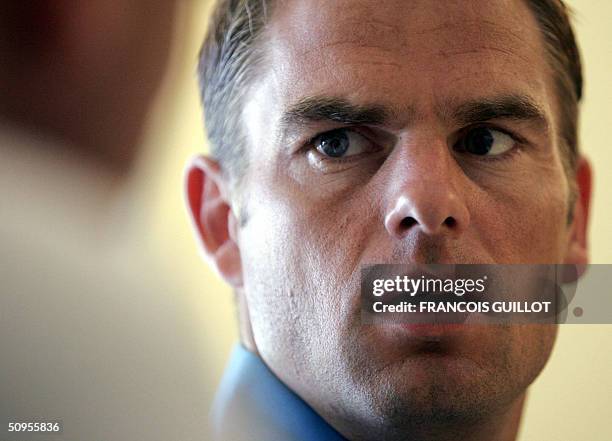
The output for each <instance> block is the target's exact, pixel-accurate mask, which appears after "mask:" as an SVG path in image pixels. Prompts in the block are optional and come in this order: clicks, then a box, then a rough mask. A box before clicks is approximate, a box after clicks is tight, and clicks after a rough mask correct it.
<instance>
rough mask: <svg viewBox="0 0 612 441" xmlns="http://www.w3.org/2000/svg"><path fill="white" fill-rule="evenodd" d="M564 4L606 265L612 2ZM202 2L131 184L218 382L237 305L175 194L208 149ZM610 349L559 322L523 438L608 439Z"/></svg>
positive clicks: (598, 246)
mask: <svg viewBox="0 0 612 441" xmlns="http://www.w3.org/2000/svg"><path fill="white" fill-rule="evenodd" d="M568 3H569V4H570V5H571V6H573V8H574V9H575V11H576V18H575V28H576V31H577V36H578V40H579V44H580V46H581V49H582V53H583V61H584V69H585V74H586V75H585V77H586V92H585V99H584V105H583V109H582V119H581V130H580V136H581V145H582V148H583V151H584V152H585V153H586V155H587V156H588V157H589V158H590V159H591V161H592V163H593V165H594V168H595V185H594V189H595V195H594V201H593V205H592V217H591V219H592V221H591V225H590V226H591V232H590V241H591V242H590V243H591V250H592V252H591V256H592V262H594V263H612V246H611V245H612V203H611V200H612V190H611V188H612V173H611V172H610V168H611V167H612V148H611V146H610V145H609V143H610V130H611V128H612V126H611V125H610V120H611V110H610V108H611V106H612V86H611V84H612V82H611V81H610V72H612V47H611V42H612V26H610V23H611V22H612V2H610V1H608V0H571V1H569V2H568ZM208 8H209V6H208V2H204V1H201V2H200V1H193V2H190V1H187V0H185V1H184V2H182V3H181V10H182V12H181V19H180V23H179V26H178V32H177V38H176V41H175V51H174V56H173V61H172V65H173V68H172V70H171V71H170V72H169V75H168V77H167V79H166V82H165V85H164V88H163V90H162V93H161V94H160V97H159V99H158V100H157V103H156V107H155V109H154V111H153V112H152V115H151V121H150V127H149V130H148V132H147V135H146V137H145V140H144V142H145V144H146V154H145V155H144V157H143V159H142V162H141V165H140V167H139V172H138V175H137V178H136V180H135V189H136V191H137V192H142V193H141V194H144V195H146V197H145V198H144V199H142V207H139V208H140V209H139V210H137V211H138V212H139V213H141V215H142V217H141V218H140V219H138V221H137V222H135V223H134V227H133V228H135V229H138V234H142V235H144V236H146V237H147V238H148V239H147V240H148V241H150V243H149V245H150V246H151V249H152V250H157V251H156V252H157V253H158V254H159V258H160V259H161V261H162V263H163V265H164V267H165V268H166V269H167V271H168V272H169V273H171V274H172V276H173V277H174V279H175V281H176V284H177V289H176V292H175V293H174V295H176V296H180V297H181V301H182V302H184V303H185V304H186V305H187V306H188V309H189V310H191V311H192V313H193V315H194V316H196V319H195V320H196V321H197V322H198V323H199V326H198V329H199V330H200V331H199V332H198V333H197V335H194V336H193V338H194V340H196V341H197V345H198V347H199V348H200V349H201V354H199V357H201V360H202V363H203V365H204V366H206V368H205V369H206V370H205V371H204V372H202V374H203V375H205V376H207V377H208V379H207V381H210V384H211V385H214V384H216V383H217V382H218V380H219V378H220V376H221V374H222V371H223V368H224V364H225V362H226V359H227V356H228V354H229V351H230V349H231V346H232V345H233V344H234V343H235V342H236V340H237V332H236V320H235V313H234V308H233V304H232V297H231V293H230V291H229V289H228V288H227V287H226V286H225V285H224V284H223V283H222V282H221V281H220V279H219V278H218V277H217V276H216V275H215V274H214V273H213V272H212V271H211V270H210V269H209V268H208V267H207V265H206V264H205V263H204V262H203V260H202V258H201V256H199V254H198V251H197V250H196V247H195V242H194V241H193V239H192V237H191V232H190V229H189V228H190V227H189V224H188V221H187V217H186V212H185V210H184V207H183V196H182V192H181V191H182V172H183V166H184V163H185V161H186V159H187V158H188V157H189V156H190V155H193V154H196V153H199V152H203V151H205V149H206V143H205V140H204V135H203V128H202V123H201V111H200V106H199V101H198V91H197V84H196V76H195V69H196V67H195V62H196V58H197V51H198V47H199V44H200V40H201V38H202V36H203V33H204V27H205V23H206V11H207V9H208ZM611 282H612V281H611ZM610 347H612V326H605V325H601V326H600V325H598V326H595V325H591V326H579V325H573V326H572V325H567V326H563V327H562V329H561V332H560V337H559V340H558V343H557V346H556V348H555V351H554V353H553V357H552V359H551V360H550V362H549V364H548V366H547V368H546V369H545V371H544V372H543V373H542V375H541V377H540V378H539V379H538V380H537V381H536V383H535V384H534V386H533V388H532V391H531V393H530V397H529V401H528V407H527V412H526V417H525V419H524V422H523V428H522V430H521V438H520V439H521V440H522V441H532V440H533V441H542V440H555V441H564V440H567V441H575V440H589V441H597V440H601V441H603V440H610V439H612V428H611V425H612V423H611V422H610V418H609V416H610V409H612V375H611V374H612V369H611V368H612V351H610ZM210 389H213V388H210ZM211 398H212V397H207V399H209V400H210V399H211Z"/></svg>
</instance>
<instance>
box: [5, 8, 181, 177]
mask: <svg viewBox="0 0 612 441" xmlns="http://www.w3.org/2000/svg"><path fill="white" fill-rule="evenodd" d="M174 8H175V2H174V1H167V0H166V1H157V0H156V1H142V0H128V1H125V0H102V1H101V0H95V1H87V2H83V1H78V0H55V1H51V0H34V1H27V2H15V1H10V0H3V1H2V2H1V4H0V9H1V13H0V59H2V63H0V85H1V87H0V119H1V121H2V122H3V123H4V124H11V125H16V126H19V127H20V128H21V129H25V130H28V131H30V132H34V133H36V134H38V135H39V136H42V137H46V138H51V139H53V140H55V141H58V144H62V145H64V146H68V145H69V146H70V148H71V150H72V151H71V154H72V155H75V156H77V157H86V158H87V159H89V160H92V161H94V162H96V163H97V164H99V165H101V166H103V167H105V168H107V169H109V170H111V171H118V172H123V171H126V170H127V169H129V168H130V166H131V165H132V163H133V160H134V158H135V154H136V146H137V144H138V141H139V136H140V133H141V130H142V126H143V122H144V119H145V116H146V113H147V110H148V107H149V104H150V102H151V98H152V96H153V92H154V91H155V90H156V88H157V86H158V85H159V83H160V80H161V78H162V74H163V72H164V70H165V65H166V62H167V59H168V50H169V46H170V40H171V38H170V37H171V34H172V21H173V20H172V17H173V16H174Z"/></svg>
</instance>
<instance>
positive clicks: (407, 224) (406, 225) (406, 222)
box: [400, 217, 417, 230]
mask: <svg viewBox="0 0 612 441" xmlns="http://www.w3.org/2000/svg"><path fill="white" fill-rule="evenodd" d="M416 224H417V221H416V219H415V218H413V217H405V218H403V219H402V221H401V222H400V228H401V229H402V230H408V229H410V228H411V227H413V226H414V225H416Z"/></svg>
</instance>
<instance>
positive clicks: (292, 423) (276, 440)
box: [211, 345, 344, 441]
mask: <svg viewBox="0 0 612 441" xmlns="http://www.w3.org/2000/svg"><path fill="white" fill-rule="evenodd" d="M211 423H212V427H213V432H214V436H215V439H216V440H223V441H226V440H231V441H238V440H247V439H248V440H266V441H343V440H344V438H343V437H342V436H341V435H340V434H338V432H336V431H335V430H334V429H333V428H332V427H331V426H330V425H329V424H327V422H325V420H323V418H321V417H320V416H319V415H318V414H317V413H316V412H315V411H314V410H312V408H311V407H310V406H308V404H306V403H305V402H304V401H303V400H302V399H301V398H300V397H299V396H297V395H296V394H295V393H294V392H293V391H291V390H290V389H289V388H288V387H287V386H285V385H284V384H283V383H282V382H281V381H280V380H279V379H278V378H277V377H276V375H274V374H273V373H272V371H270V369H269V368H268V367H267V366H266V364H265V363H264V362H263V361H262V360H261V359H260V358H259V357H258V356H257V355H255V354H253V353H252V352H250V351H248V350H247V349H245V348H244V347H243V346H241V345H236V347H235V348H234V350H233V353H232V356H231V358H230V362H229V365H228V367H227V369H226V371H225V374H224V376H223V379H222V380H221V385H220V387H219V390H218V392H217V396H216V397H215V401H214V403H213V407H212V412H211Z"/></svg>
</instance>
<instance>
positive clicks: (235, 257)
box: [185, 156, 242, 288]
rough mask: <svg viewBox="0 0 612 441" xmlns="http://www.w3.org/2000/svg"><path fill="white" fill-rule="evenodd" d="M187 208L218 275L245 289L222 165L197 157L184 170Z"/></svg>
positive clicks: (236, 224)
mask: <svg viewBox="0 0 612 441" xmlns="http://www.w3.org/2000/svg"><path fill="white" fill-rule="evenodd" d="M185 192H186V199H187V209H188V211H189V214H190V216H191V221H192V225H193V228H194V232H195V235H196V238H197V240H198V242H199V245H200V247H201V249H202V251H203V252H204V253H205V255H206V256H207V257H208V259H209V260H210V261H211V263H212V264H213V266H214V267H215V269H216V270H217V272H218V273H219V274H220V275H221V277H223V279H225V281H227V282H228V283H229V284H230V285H231V286H232V287H234V288H240V287H242V264H241V260H240V249H239V248H238V243H237V226H238V223H237V220H236V216H235V215H234V213H233V212H232V208H231V204H230V199H229V192H228V188H227V183H226V181H225V178H224V176H223V175H222V173H221V168H220V167H219V164H218V163H217V162H216V161H214V160H212V159H210V158H207V157H205V156H195V157H193V158H192V159H191V160H190V161H189V162H188V164H187V168H186V171H185Z"/></svg>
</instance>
